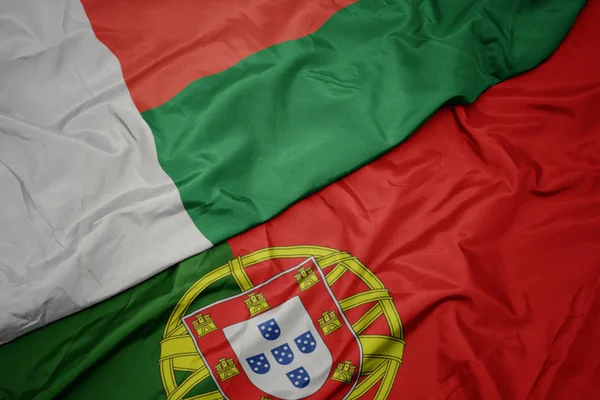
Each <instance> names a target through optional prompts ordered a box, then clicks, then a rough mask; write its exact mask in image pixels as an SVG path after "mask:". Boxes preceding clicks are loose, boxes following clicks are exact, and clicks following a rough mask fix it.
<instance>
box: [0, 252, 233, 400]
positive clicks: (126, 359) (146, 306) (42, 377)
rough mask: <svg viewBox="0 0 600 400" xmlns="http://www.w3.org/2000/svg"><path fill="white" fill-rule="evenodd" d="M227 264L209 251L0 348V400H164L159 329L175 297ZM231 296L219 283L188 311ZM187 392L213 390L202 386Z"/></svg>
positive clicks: (209, 384)
mask: <svg viewBox="0 0 600 400" xmlns="http://www.w3.org/2000/svg"><path fill="white" fill-rule="evenodd" d="M231 258H232V254H231V249H230V248H229V246H228V245H225V244H224V245H221V246H218V247H215V248H213V249H210V250H208V251H206V252H204V253H202V254H200V255H198V256H195V257H192V258H190V259H188V260H186V261H184V262H182V263H180V264H179V266H177V267H173V268H169V269H168V270H167V271H165V272H163V273H161V274H159V275H156V276H155V277H153V278H151V279H149V280H147V281H145V282H143V283H141V284H139V285H138V286H135V287H133V288H131V289H129V290H126V291H124V292H123V293H121V294H119V295H117V296H115V297H112V298H110V299H108V300H106V301H104V302H102V303H100V304H98V305H96V306H93V307H90V308H88V309H86V310H83V311H81V312H79V313H77V314H74V315H71V316H69V317H67V318H64V319H62V320H60V321H57V322H55V323H52V324H50V325H48V326H46V327H44V328H41V329H38V330H36V331H33V332H31V333H29V334H27V335H25V336H23V337H21V338H19V339H17V340H15V341H13V342H9V343H8V344H5V345H3V346H0V399H2V400H6V399H11V400H12V399H27V400H30V399H36V400H40V399H53V398H60V399H78V400H81V399H85V400H94V399H98V400H106V399H161V398H163V399H164V398H165V391H164V388H163V386H162V381H161V376H160V372H159V365H158V360H159V358H160V357H159V355H160V341H161V339H162V335H163V331H164V329H165V324H166V322H167V320H168V319H169V316H170V315H171V313H172V311H173V308H174V306H175V304H176V303H177V302H178V301H179V299H180V298H181V296H182V295H183V293H184V292H185V291H186V290H187V289H188V288H189V287H190V286H191V285H192V284H194V282H196V281H197V280H198V279H200V278H201V277H202V276H204V275H205V274H207V273H208V272H210V271H212V270H214V269H215V268H216V267H219V266H220V265H223V264H226V263H227V261H228V260H230V259H231ZM239 292H240V290H239V287H238V286H237V285H236V283H235V281H234V280H233V278H231V277H227V278H223V279H222V280H220V281H218V282H216V283H215V284H213V285H212V286H210V287H209V288H208V289H207V290H206V291H205V292H203V295H202V296H200V297H199V298H198V300H197V301H196V302H195V303H193V307H198V308H199V307H202V306H204V305H207V304H210V303H212V302H214V301H217V300H221V299H223V298H225V297H228V296H231V295H233V294H237V293H239ZM181 378H183V376H182V377H181ZM194 390H195V391H194V393H196V394H197V393H202V392H208V391H211V390H216V386H215V384H214V382H213V381H212V380H210V379H208V380H205V381H204V382H202V383H201V384H199V385H198V387H196V388H195V389H194ZM192 394H193V393H192Z"/></svg>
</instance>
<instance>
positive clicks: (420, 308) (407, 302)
mask: <svg viewBox="0 0 600 400" xmlns="http://www.w3.org/2000/svg"><path fill="white" fill-rule="evenodd" d="M598 20H600V2H589V3H588V5H587V8H585V9H584V11H583V13H582V15H581V16H580V17H579V19H578V21H577V23H576V25H575V27H574V29H573V31H572V32H571V33H570V34H569V36H568V38H567V39H566V41H565V42H564V43H563V44H562V45H561V47H560V48H559V49H558V51H557V53H556V54H555V55H553V56H552V57H551V59H550V60H549V61H548V62H546V63H544V64H543V65H542V66H540V67H539V68H537V69H535V70H534V71H532V72H530V73H527V74H525V75H522V76H520V77H517V78H516V79H512V80H510V81H507V82H505V83H501V84H499V85H497V86H496V87H494V88H492V89H491V90H489V91H488V92H486V93H485V94H484V95H483V96H482V97H481V98H480V99H479V100H478V101H477V102H476V103H475V104H474V105H472V106H461V107H454V108H445V109H443V110H441V111H440V112H439V113H437V114H436V115H435V116H434V117H433V118H432V120H431V121H430V122H429V123H428V124H426V125H425V126H424V127H423V128H422V129H421V130H420V131H419V132H417V133H416V134H415V135H414V136H413V137H412V138H411V139H410V140H408V141H407V142H406V143H405V144H403V145H401V146H399V147H398V148H397V149H395V150H394V151H392V152H391V153H389V154H388V155H386V156H384V157H382V158H381V159H379V160H377V161H375V162H373V163H372V164H370V165H368V166H366V167H364V168H362V169H361V170H359V171H358V172H357V173H355V174H352V175H351V176H349V177H347V178H346V179H343V180H341V181H340V182H338V183H335V184H333V185H331V186H329V187H327V188H326V189H324V190H322V191H321V192H319V193H318V194H315V195H314V196H311V197H310V198H308V199H306V200H304V201H302V202H300V203H298V204H296V205H295V206H294V207H292V208H291V209H290V210H288V211H287V212H285V213H284V214H282V215H281V216H279V217H278V218H275V219H274V220H272V221H270V222H269V223H267V224H264V225H262V226H260V227H258V228H256V229H253V230H251V231H249V232H247V233H244V234H242V235H240V236H238V237H236V238H234V239H232V240H230V241H229V244H230V246H231V248H232V249H233V253H234V256H237V255H243V254H246V253H249V252H252V251H254V250H257V249H260V248H264V247H270V246H289V245H300V244H315V245H322V246H328V247H333V248H336V249H339V250H343V251H348V252H350V253H351V254H353V255H355V256H357V257H359V258H360V259H361V261H363V262H364V263H365V264H366V265H367V266H368V267H370V269H371V270H373V271H374V272H375V273H376V275H377V276H378V277H379V278H380V279H381V280H382V281H383V282H384V284H385V285H386V286H387V288H388V289H390V292H391V294H392V296H393V297H394V298H395V302H396V305H397V308H398V310H399V313H400V316H401V317H402V319H403V322H404V328H405V332H406V342H407V344H406V352H405V356H404V360H403V361H404V363H403V366H402V367H401V368H400V370H399V373H398V376H397V378H396V382H395V385H394V388H393V391H392V393H391V394H390V396H389V397H388V398H389V399H397V398H398V399H399V398H409V399H413V398H414V399H416V398H428V399H447V398H451V399H463V398H471V399H472V398H485V399H524V398H559V396H558V395H555V393H554V392H553V390H554V391H555V390H558V389H557V388H559V387H560V393H562V394H563V396H564V395H565V393H570V392H572V393H583V394H585V395H588V396H590V395H591V393H599V392H600V387H599V386H598V385H599V383H598V380H597V379H596V380H594V379H592V378H590V374H577V373H573V372H570V371H569V368H579V369H582V370H586V369H590V370H595V371H598V370H600V361H599V360H598V357H593V356H590V354H588V356H587V357H583V355H584V354H585V350H583V349H585V348H587V347H590V346H592V344H593V343H596V342H597V341H598V337H599V336H598V332H599V331H600V328H599V327H600V322H598V319H597V316H596V317H594V316H593V315H590V314H587V313H588V312H589V311H588V310H593V309H598V307H595V306H594V307H595V308H594V307H592V306H590V301H591V300H590V298H591V296H592V294H594V291H597V290H598V289H597V286H596V283H597V282H598V280H599V279H600V275H599V274H600V271H599V266H600V253H599V249H600V247H599V244H600V213H599V210H600V119H599V118H598V112H599V110H600V74H599V73H598V71H600V58H599V57H596V56H595V54H596V53H597V48H598V43H600V26H599V25H598V24H597V23H596V21H598ZM597 303H598V301H597V300H596V303H594V304H597ZM590 307H591V308H590ZM594 321H595V322H594ZM591 324H593V325H591ZM590 325H591V326H590ZM580 327H585V329H580ZM383 334H385V332H383ZM574 340H577V341H581V342H582V343H587V345H583V346H574V345H573V341H574ZM595 347H596V348H597V347H598V346H595ZM571 348H573V349H576V350H577V353H576V355H581V357H580V358H577V357H575V358H573V357H570V356H569V352H570V349H571ZM565 359H566V360H569V363H570V364H565V365H566V367H563V366H562V360H565ZM577 364H579V366H577V367H575V366H576V365H577ZM569 365H570V367H569ZM565 368H566V369H565ZM579 376H581V378H579ZM555 379H559V380H560V381H555ZM593 386H595V388H594V387H593ZM553 388H554V389H553ZM567 396H568V395H567ZM563 398H564V397H563Z"/></svg>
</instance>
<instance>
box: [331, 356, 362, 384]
mask: <svg viewBox="0 0 600 400" xmlns="http://www.w3.org/2000/svg"><path fill="white" fill-rule="evenodd" d="M355 370H356V366H355V365H352V363H351V362H350V361H345V362H343V363H338V365H337V367H336V368H335V371H333V376H332V377H331V379H333V380H334V381H338V382H342V383H352V378H353V377H354V371H355Z"/></svg>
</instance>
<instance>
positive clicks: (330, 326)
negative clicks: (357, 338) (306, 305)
mask: <svg viewBox="0 0 600 400" xmlns="http://www.w3.org/2000/svg"><path fill="white" fill-rule="evenodd" d="M317 321H318V322H319V326H320V327H321V329H322V330H323V334H324V335H329V334H330V333H331V332H333V331H335V330H336V329H338V328H339V327H341V326H342V323H341V322H340V320H339V319H338V316H337V315H336V313H335V311H325V312H324V313H323V314H322V318H318V319H317Z"/></svg>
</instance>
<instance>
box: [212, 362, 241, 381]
mask: <svg viewBox="0 0 600 400" xmlns="http://www.w3.org/2000/svg"><path fill="white" fill-rule="evenodd" d="M215 370H216V371H217V374H218V375H219V378H220V379H221V382H225V381H226V380H227V379H229V378H232V377H234V376H236V375H239V373H240V370H239V369H237V367H236V366H235V364H234V362H233V358H228V359H225V358H221V359H219V363H218V364H217V365H215Z"/></svg>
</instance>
